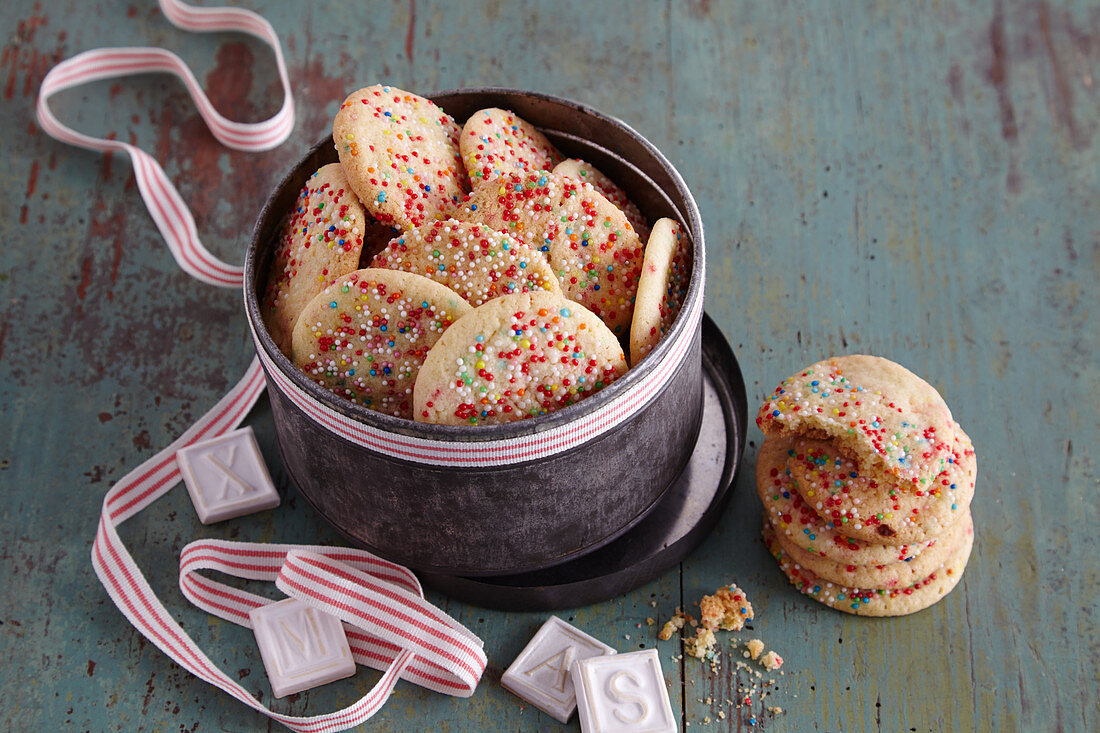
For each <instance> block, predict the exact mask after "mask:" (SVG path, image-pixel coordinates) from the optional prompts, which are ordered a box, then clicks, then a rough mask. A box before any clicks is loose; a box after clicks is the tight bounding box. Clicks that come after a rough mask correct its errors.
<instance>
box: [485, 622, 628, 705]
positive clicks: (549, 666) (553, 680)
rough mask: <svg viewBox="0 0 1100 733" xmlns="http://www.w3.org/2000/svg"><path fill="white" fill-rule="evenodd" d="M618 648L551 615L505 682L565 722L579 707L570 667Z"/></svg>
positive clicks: (515, 691) (611, 652) (514, 690)
mask: <svg viewBox="0 0 1100 733" xmlns="http://www.w3.org/2000/svg"><path fill="white" fill-rule="evenodd" d="M614 653H615V650H614V649H612V648H611V647H609V646H608V645H607V644H604V643H603V642H602V641H600V640H598V639H594V638H593V637H591V636H589V635H588V634H586V633H584V632H583V631H581V630H579V629H577V628H575V627H573V626H570V625H569V624H567V623H566V622H564V621H562V620H561V619H560V618H558V617H557V616H551V617H550V618H549V619H547V621H546V623H544V624H543V625H542V628H540V629H539V630H538V633H536V634H535V636H534V637H533V638H532V639H531V641H530V642H528V644H527V646H526V647H524V649H523V651H522V652H520V654H519V656H518V657H516V660H515V661H514V662H512V666H510V667H509V668H508V670H507V671H506V672H505V673H504V675H503V677H501V684H503V685H504V686H505V687H506V688H507V689H509V690H511V691H512V692H514V693H515V694H516V695H519V696H520V697H522V698H523V699H524V700H526V701H527V702H529V703H531V704H532V705H534V706H535V707H537V708H539V709H540V710H542V711H543V712H545V713H547V714H548V715H552V716H553V717H555V718H557V719H558V720H560V721H561V722H563V723H565V722H568V721H569V716H571V715H572V714H573V710H574V709H575V708H576V707H577V701H576V697H575V696H574V694H573V681H572V679H571V678H570V676H569V669H570V667H572V666H573V663H574V662H576V661H578V660H580V659H588V658H589V657H594V656H602V655H608V654H614Z"/></svg>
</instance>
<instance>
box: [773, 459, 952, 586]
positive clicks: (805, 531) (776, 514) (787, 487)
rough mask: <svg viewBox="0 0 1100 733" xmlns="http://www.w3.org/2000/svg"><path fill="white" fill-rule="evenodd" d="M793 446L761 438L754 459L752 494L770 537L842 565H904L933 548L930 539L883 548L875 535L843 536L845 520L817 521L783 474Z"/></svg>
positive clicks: (785, 472) (786, 471)
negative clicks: (777, 536)
mask: <svg viewBox="0 0 1100 733" xmlns="http://www.w3.org/2000/svg"><path fill="white" fill-rule="evenodd" d="M793 442H794V439H793V438H767V439H765V440H764V443H763V445H761V446H760V452H759V453H758V454H757V457H756V493H757V495H758V496H759V497H760V501H761V503H762V504H763V505H764V516H765V517H766V518H767V520H768V521H769V522H770V523H771V525H772V527H773V528H774V529H775V531H776V534H780V535H782V536H783V537H785V538H786V539H787V540H788V541H789V542H790V543H791V544H793V545H795V546H796V547H799V548H801V549H802V550H805V551H806V552H810V553H814V554H825V555H827V556H828V557H830V558H832V559H833V560H835V561H836V562H841V563H844V564H845V565H885V564H889V563H895V562H905V561H909V560H912V559H913V558H915V557H917V556H918V555H920V553H921V552H922V551H924V550H925V549H927V548H928V547H929V546H930V545H932V544H935V540H934V539H933V540H926V541H925V542H919V543H910V544H902V545H886V544H882V543H881V542H878V541H877V539H878V538H877V535H873V536H872V539H871V540H870V541H868V540H866V539H856V538H854V537H851V536H849V535H847V534H844V533H845V532H850V531H851V530H850V529H849V525H850V524H852V522H851V520H850V518H847V517H845V516H844V515H839V516H837V517H835V518H834V517H832V516H831V515H830V517H829V518H828V519H825V518H823V517H822V516H821V515H819V514H818V513H817V512H816V511H815V510H814V508H813V507H811V506H810V505H809V504H807V503H806V502H805V500H803V498H802V495H801V494H799V493H798V492H797V491H796V490H795V488H794V485H793V481H792V479H791V474H790V471H789V470H788V469H787V458H788V452H789V451H790V450H792V448H791V444H792V443H793ZM838 514H839V512H838Z"/></svg>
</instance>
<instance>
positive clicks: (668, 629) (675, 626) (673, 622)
mask: <svg viewBox="0 0 1100 733" xmlns="http://www.w3.org/2000/svg"><path fill="white" fill-rule="evenodd" d="M687 619H688V617H687V616H686V615H685V614H684V612H683V610H682V609H679V608H677V609H676V613H675V614H673V616H672V618H670V619H669V620H668V621H667V622H666V623H665V625H664V626H662V627H661V630H660V632H658V634H657V638H658V639H660V640H661V641H668V640H669V639H671V638H672V635H673V634H675V633H676V632H677V631H679V630H680V629H682V628H684V622H685V621H687Z"/></svg>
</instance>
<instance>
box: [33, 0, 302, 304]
mask: <svg viewBox="0 0 1100 733" xmlns="http://www.w3.org/2000/svg"><path fill="white" fill-rule="evenodd" d="M160 6H161V9H162V10H163V11H164V14H165V16H166V17H167V18H168V19H169V20H170V21H171V22H172V23H174V24H175V25H176V26H178V27H180V28H183V29H184V30H190V31H196V32H210V31H226V30H230V31H240V32H242V33H248V34H250V35H253V36H256V37H257V38H259V39H260V40H262V41H264V42H265V43H267V44H268V45H269V46H271V49H272V50H273V51H274V53H275V65H276V68H277V69H278V73H279V80H280V81H281V83H282V87H283V105H282V107H281V108H280V109H279V111H278V112H277V113H275V115H274V116H272V117H270V118H269V119H266V120H263V121H262V122H255V123H245V122H234V121H232V120H229V119H227V118H225V117H223V116H222V115H221V114H220V113H219V112H218V111H217V110H216V109H214V105H213V104H212V103H211V102H210V99H209V97H207V96H206V93H205V92H204V91H203V90H202V86H201V85H200V84H199V82H198V80H197V79H196V78H195V75H194V74H193V73H192V72H191V69H190V68H189V67H188V66H187V64H185V63H184V62H183V60H182V59H180V58H179V56H177V55H176V54H174V53H172V52H171V51H166V50H164V49H162V48H139V47H122V48H99V49H93V50H91V51H85V52H83V53H80V54H77V55H76V56H73V57H72V58H69V59H66V60H65V61H62V62H61V63H59V64H58V65H57V66H54V67H53V68H52V69H50V71H49V72H48V73H47V74H46V76H45V78H44V79H43V80H42V86H41V87H40V88H39V90H38V100H37V104H36V114H37V117H38V123H39V124H40V125H41V126H42V129H43V130H45V131H46V133H47V134H49V135H50V136H51V137H53V138H55V139H57V140H60V141H61V142H65V143H69V144H70V145H75V146H77V147H81V148H85V149H88V150H95V151H98V152H103V153H108V152H124V153H126V154H127V155H129V156H130V161H131V163H132V165H133V167H134V177H135V179H136V180H137V184H138V190H139V191H140V193H141V197H142V199H143V200H144V201H145V205H146V208H148V209H149V213H150V215H151V216H152V217H153V221H154V222H155V223H156V225H157V229H158V230H159V231H160V233H161V236H163V237H164V241H165V243H166V244H167V245H168V250H169V251H170V252H171V253H172V256H173V257H174V258H175V260H176V263H177V264H179V266H180V268H181V269H183V270H184V271H185V272H186V273H187V274H189V275H191V276H192V277H194V278H196V279H198V280H200V281H202V282H205V283H208V284H210V285H215V286H217V287H223V288H237V287H240V286H241V284H242V283H243V282H244V270H243V269H242V268H241V267H239V266H237V265H230V264H227V263H225V262H223V261H222V260H220V259H219V258H217V257H215V256H214V255H213V254H211V253H210V251H209V250H207V249H206V247H205V246H203V244H202V242H201V241H200V240H199V235H198V229H197V227H196V226H195V219H194V217H193V216H192V215H191V211H190V210H189V209H188V208H187V205H186V204H185V203H184V202H183V199H182V198H181V197H180V195H179V192H178V191H177V190H176V188H175V186H173V185H172V182H171V181H170V180H169V179H168V176H167V175H166V174H165V173H164V170H163V169H162V168H161V166H160V164H159V163H157V161H156V160H154V159H153V158H152V157H151V156H150V155H149V154H148V153H146V152H144V151H143V150H141V149H140V148H138V147H136V146H134V145H130V144H129V143H124V142H120V141H118V140H110V139H107V138H97V137H92V136H90V135H85V134H83V133H80V132H77V131H76V130H73V129H72V128H70V127H68V126H67V125H64V124H62V123H61V122H60V121H59V120H58V119H57V117H56V116H55V115H54V114H53V111H52V110H51V109H50V105H49V100H50V97H52V96H53V95H54V94H56V93H57V92H60V91H62V90H64V89H71V88H73V87H77V86H81V85H82V84H87V83H89V82H93V81H100V80H103V79H110V78H114V77H118V76H130V75H133V74H149V73H169V74H172V75H174V76H176V77H177V78H179V79H180V80H181V81H182V82H183V84H184V86H185V87H187V91H188V93H189V94H190V95H191V99H192V100H193V101H194V102H195V106H196V107H197V108H198V110H199V114H200V115H201V116H202V119H203V121H204V122H205V123H206V125H207V127H208V128H209V129H210V132H211V134H212V135H214V137H215V138H216V139H217V140H218V141H219V142H220V143H222V144H223V145H225V146H227V147H230V148H233V149H235V150H244V151H252V152H260V151H264V150H269V149H271V148H273V147H275V146H277V145H279V144H280V143H282V142H283V141H284V140H286V138H287V137H288V136H289V135H290V132H291V130H292V129H293V128H294V97H293V95H292V94H291V90H290V78H289V75H288V73H287V69H286V62H285V60H284V59H283V51H282V47H281V45H280V44H279V37H278V36H277V35H276V33H275V30H274V29H273V28H272V27H271V24H270V23H268V22H267V21H266V20H264V19H263V18H262V17H261V16H259V15H257V14H255V13H253V12H252V11H250V10H243V9H238V8H195V7H191V6H188V5H185V4H184V3H182V2H179V0H160Z"/></svg>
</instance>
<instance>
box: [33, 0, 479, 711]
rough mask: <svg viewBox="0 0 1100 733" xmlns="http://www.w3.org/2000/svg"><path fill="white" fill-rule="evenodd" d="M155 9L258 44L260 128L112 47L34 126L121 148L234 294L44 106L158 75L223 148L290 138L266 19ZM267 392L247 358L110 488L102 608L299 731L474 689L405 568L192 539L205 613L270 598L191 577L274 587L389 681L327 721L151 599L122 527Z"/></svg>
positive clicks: (173, 66)
mask: <svg viewBox="0 0 1100 733" xmlns="http://www.w3.org/2000/svg"><path fill="white" fill-rule="evenodd" d="M160 6H161V9H162V10H163V11H164V14H165V15H166V16H167V17H168V18H169V20H171V21H172V22H173V23H174V24H175V25H177V26H179V27H181V28H184V29H187V30H193V31H224V30H231V31H241V32H245V33H250V34H252V35H254V36H257V37H258V38H260V39H261V40H263V41H265V42H267V43H268V44H269V45H270V46H271V47H272V49H273V50H274V52H275V59H276V64H277V66H278V70H279V77H280V79H281V81H282V84H283V91H284V101H283V106H282V109H280V110H279V112H278V113H277V114H276V115H275V116H274V117H272V118H270V119H268V120H265V121H264V122H260V123H254V124H245V123H238V122H234V121H231V120H228V119H226V118H224V117H222V116H221V115H220V114H218V112H217V111H216V110H215V109H214V107H213V105H212V104H211V103H210V101H209V99H208V98H207V97H206V94H205V93H204V92H203V91H202V89H201V87H200V86H199V84H198V82H197V80H196V79H195V77H194V74H192V73H191V71H190V69H188V67H187V66H186V65H185V64H184V63H183V62H182V61H181V60H180V59H179V58H178V57H177V56H175V55H174V54H172V53H169V52H167V51H164V50H163V49H158V48H115V49H97V50H92V51H87V52H85V53H82V54H79V55H77V56H75V57H73V58H71V59H68V60H66V61H63V62H61V63H60V64H58V65H57V66H56V67H54V68H53V69H51V70H50V72H49V73H48V74H47V75H46V77H45V79H43V82H42V86H41V88H40V90H39V95H38V105H37V113H38V120H39V123H40V124H41V125H42V128H43V129H44V130H45V131H46V132H47V133H48V134H49V135H51V136H52V137H54V138H56V139H58V140H60V141H62V142H67V143H70V144H72V145H76V146H79V147H83V148H87V149H90V150H96V151H100V152H112V151H123V152H126V153H127V154H128V155H129V156H130V158H131V160H132V162H133V165H134V175H135V178H136V179H137V182H138V188H139V190H140V191H141V195H142V198H143V199H144V200H145V203H146V205H147V206H148V208H149V212H150V214H151V215H152V216H153V219H154V221H155V222H156V224H157V228H158V229H159V230H160V232H161V234H162V235H163V236H164V238H165V241H166V242H167V244H168V247H169V250H170V251H171V252H172V255H173V257H175V259H176V261H177V263H179V265H180V267H182V268H183V269H184V270H185V271H186V272H187V273H189V274H190V275H192V276H193V277H196V278H198V279H199V280H201V281H203V282H206V283H210V284H212V285H217V286H220V287H239V286H240V285H241V284H242V282H243V280H244V277H243V269H242V268H241V267H239V266H236V265H229V264H226V263H224V262H222V261H221V260H219V259H218V258H217V257H214V256H213V255H212V254H210V252H209V251H207V249H206V248H205V247H204V246H203V245H202V243H201V242H200V241H199V238H198V233H197V229H196V227H195V221H194V218H193V217H192V216H191V213H190V210H189V209H188V207H187V205H186V204H185V203H184V202H183V200H182V199H181V198H180V195H179V193H178V192H177V191H176V189H175V188H174V187H173V186H172V184H171V182H170V181H169V180H168V178H167V176H166V175H165V174H164V171H163V169H162V168H161V167H160V165H159V164H158V163H157V162H156V161H155V160H154V159H153V158H152V157H150V156H149V155H148V154H146V153H145V152H143V151H141V150H140V149H138V148H136V147H134V146H132V145H128V144H126V143H122V142H119V141H117V140H109V139H101V138H95V137H90V136H88V135H84V134H82V133H79V132H76V131H75V130H73V129H71V128H69V127H67V126H65V125H63V124H61V123H60V122H59V121H58V120H57V118H56V117H55V116H54V114H53V112H52V111H51V110H50V108H49V104H48V100H49V98H50V96H51V95H53V94H55V93H57V92H59V91H61V90H64V89H69V88H72V87H75V86H79V85H81V84H85V83H88V82H91V81H96V80H100V79H106V78H113V77H117V76H123V75H129V74H140V73H152V72H166V73H171V74H175V75H176V76H178V77H179V78H180V79H182V80H183V82H184V84H185V85H186V86H187V89H188V91H189V92H190V94H191V97H192V99H193V100H194V101H195V103H196V105H197V106H198V108H199V112H200V114H201V115H202V117H203V119H204V120H205V121H206V123H207V125H208V126H209V128H210V130H211V132H212V133H213V135H214V136H215V137H216V138H217V139H218V140H219V141H220V142H222V143H223V144H225V145H227V146H229V147H231V148H235V149H238V150H248V151H262V150H267V149H269V148H272V147H274V146H276V145H278V144H279V143H281V142H282V141H283V140H285V139H286V137H287V135H289V134H290V131H291V129H292V128H293V126H294V102H293V98H292V96H291V91H290V80H289V77H288V75H287V71H286V64H285V62H284V60H283V55H282V48H281V46H280V45H279V39H278V36H277V35H276V34H275V31H274V29H273V28H272V27H271V25H270V24H269V23H268V22H267V21H266V20H265V19H263V18H262V17H260V16H259V15H256V14H255V13H253V12H251V11H248V10H240V9H233V8H196V7H191V6H188V5H185V4H183V3H182V2H179V1H178V0H160ZM263 390H264V379H263V372H262V370H261V369H260V365H259V361H258V360H257V359H253V360H252V363H251V364H250V365H249V367H248V369H247V371H246V372H245V375H244V377H243V378H242V379H241V380H240V382H238V383H237V384H236V385H235V386H234V387H233V389H231V390H230V392H229V393H228V394H227V395H226V396H225V397H223V398H222V399H221V400H220V401H219V402H218V403H217V404H216V405H215V406H214V407H213V408H212V409H211V410H210V411H209V412H208V413H206V414H205V415H204V416H203V417H202V418H200V419H199V420H198V422H196V423H195V424H194V425H192V426H191V427H190V428H188V429H187V431H185V432H184V433H183V435H181V436H180V437H179V438H178V439H177V440H176V441H175V442H173V443H172V444H171V445H169V446H168V447H167V448H165V449H164V450H162V451H161V452H159V453H157V454H156V455H155V456H153V457H152V458H150V459H149V460H147V461H145V462H144V463H142V464H141V465H140V466H138V467H137V468H136V469H134V470H133V471H131V472H130V473H128V474H126V476H124V477H123V478H122V479H121V480H119V481H118V482H117V483H115V484H114V485H113V486H112V487H111V488H110V490H109V491H108V492H107V495H106V496H105V497H104V499H103V508H102V511H101V513H100V521H99V526H98V529H97V532H96V537H95V541H94V542H93V544H92V553H91V560H92V567H93V568H94V570H95V573H96V575H97V576H98V577H99V579H100V582H102V583H103V586H104V588H106V590H107V593H108V595H109V596H110V598H111V600H112V601H113V602H114V603H115V605H116V606H118V608H119V610H120V611H121V612H122V613H123V615H124V616H125V617H126V618H127V619H128V620H129V621H130V623H132V624H133V625H134V627H135V628H137V629H138V630H139V631H140V632H141V633H142V634H143V635H144V636H145V637H146V638H148V639H149V640H150V641H152V642H153V643H154V644H155V645H156V646H157V647H158V648H159V649H160V650H161V651H163V652H164V653H165V654H167V655H168V656H169V657H171V658H172V659H173V660H175V661H176V662H177V663H179V664H180V665H181V666H183V667H184V668H185V669H187V670H188V671H190V672H191V673H192V674H194V675H196V676H197V677H199V678H200V679H202V680H204V681H206V682H208V683H210V684H212V685H214V686H216V687H218V688H220V689H222V690H224V691H225V692H227V693H229V694H230V695H231V696H233V697H234V698H236V699H237V700H239V701H241V702H242V703H244V704H245V705H248V706H249V707H251V708H253V709H255V710H258V711H260V712H263V713H264V714H266V715H268V716H270V717H271V718H272V719H274V720H277V721H279V722H280V723H282V724H283V725H285V726H287V727H288V728H290V729H292V730H295V731H303V732H306V733H321V732H322V731H338V730H346V729H348V728H352V727H355V726H357V725H360V724H361V723H363V722H365V721H366V720H368V719H369V718H370V717H371V716H372V715H374V713H375V712H377V711H378V710H379V708H381V706H382V705H383V704H384V703H385V701H386V700H387V699H388V698H389V695H390V693H391V692H392V691H393V688H394V686H395V685H396V684H397V682H398V680H399V679H401V678H404V679H407V680H409V681H411V682H414V683H416V684H419V685H422V686H424V687H427V688H429V689H432V690H435V691H437V692H443V693H446V694H450V695H456V696H469V695H471V694H473V691H474V689H475V688H476V686H477V683H478V681H479V680H480V677H481V674H482V672H483V671H484V670H485V665H486V658H485V653H484V652H483V651H482V649H481V641H480V640H479V639H478V638H477V637H476V636H475V635H474V634H472V633H471V632H470V631H469V630H467V629H465V628H463V627H462V626H461V625H460V624H458V622H456V621H455V620H454V619H452V618H450V617H449V616H447V615H446V614H444V613H443V612H442V611H440V610H439V609H438V608H436V607H434V606H432V605H431V604H430V603H428V602H427V601H425V600H424V598H423V591H422V590H421V588H420V583H419V582H418V581H417V579H416V577H415V576H414V575H413V574H412V573H411V572H410V571H409V570H407V569H406V568H403V567H401V566H399V565H395V564H393V563H389V562H386V561H384V560H382V559H380V558H377V557H374V556H373V555H371V554H370V553H366V552H363V551H359V550H353V549H339V548H327V547H314V546H307V547H300V546H288V545H263V544H247V543H238V542H218V541H210V540H206V541H201V542H197V543H192V544H191V545H188V546H187V547H186V548H185V549H184V553H183V555H182V556H181V559H180V573H181V574H180V588H181V590H182V591H183V593H184V595H185V596H186V597H187V598H188V599H190V600H191V601H193V602H194V603H196V604H197V605H198V606H199V607H200V608H203V609H205V610H207V611H209V612H211V613H214V614H217V615H218V616H221V617H222V618H226V619H229V620H231V621H234V622H235V623H242V624H244V625H249V622H248V609H249V608H253V607H255V606H257V605H261V604H266V603H268V602H269V601H268V600H267V599H266V598H264V597H262V596H257V595H254V594H251V593H248V592H247V591H242V590H239V589H234V588H231V587H229V586H226V585H224V584H221V583H218V582H216V581H212V580H210V579H208V578H206V577H204V576H202V575H200V574H199V572H198V571H200V570H217V571H221V572H227V573H230V574H234V575H240V576H243V577H246V578H253V579H257V580H274V581H275V582H276V585H277V586H278V587H280V588H281V589H283V591H284V592H285V593H287V594H288V595H291V596H293V597H297V598H300V599H301V600H303V601H305V602H307V603H310V604H311V605H313V606H315V607H317V608H319V609H321V610H324V611H327V612H329V613H334V614H335V615H337V616H339V617H340V618H342V619H343V620H344V621H345V623H346V625H347V631H348V639H349V642H350V644H351V646H352V649H353V654H354V656H355V659H356V661H357V662H359V663H360V664H364V665H367V666H370V667H373V668H375V669H379V670H384V673H383V674H382V676H381V677H380V678H379V679H378V681H377V682H376V683H375V685H374V687H373V688H372V689H371V690H370V692H368V693H367V694H366V695H364V696H363V697H362V698H361V699H360V700H358V701H357V702H355V703H353V704H352V705H349V706H348V707H346V708H344V709H343V710H338V711H336V712H333V713H328V714H323V715H316V716H309V717H300V716H290V715H285V714H282V713H277V712H275V711H272V710H269V709H268V708H266V707H264V706H263V705H261V704H260V703H259V702H257V700H256V699H255V698H254V697H253V695H252V693H250V692H249V691H248V690H247V689H245V688H244V687H242V686H241V685H240V684H239V683H238V682H237V681H236V680H234V679H233V678H232V677H231V676H229V675H228V674H226V673H225V672H223V671H222V670H221V669H219V668H218V667H217V666H216V665H215V664H214V663H213V662H212V661H211V660H210V659H209V658H208V657H207V656H206V655H205V654H204V653H203V652H202V650H201V649H200V648H199V646H198V645H197V644H196V643H195V642H194V640H193V639H191V637H190V636H188V634H187V633H186V632H185V631H184V630H183V628H182V627H181V626H180V625H179V624H178V623H177V622H176V621H175V619H174V618H173V617H172V615H171V613H170V612H169V611H168V609H167V608H165V606H164V604H163V603H161V601H160V599H159V598H157V596H156V594H155V593H154V592H153V589H152V587H151V586H150V585H149V583H148V581H147V580H146V579H145V577H144V575H143V574H142V572H141V569H140V568H139V567H138V566H137V563H136V562H135V561H134V559H133V557H132V556H131V555H130V553H129V551H128V550H127V549H126V546H125V544H124V543H123V542H122V539H121V538H120V536H119V534H118V530H117V528H118V526H119V525H120V524H121V523H122V522H124V521H126V520H127V519H129V518H130V517H133V516H134V515H136V514H138V513H139V512H141V511H142V510H143V509H145V508H147V507H148V506H149V505H150V504H152V503H153V502H155V501H156V500H157V499H159V498H160V497H161V496H163V495H164V494H165V493H167V492H168V491H169V490H171V489H172V488H173V487H175V486H176V485H177V484H179V482H180V471H179V466H178V464H177V462H176V452H177V451H178V450H179V449H181V448H184V447H186V446H188V445H192V444H193V443H196V442H198V441H201V440H208V439H211V438H216V437H218V436H221V435H224V434H225V433H227V432H229V431H230V430H233V429H235V428H236V427H237V426H238V425H239V424H240V423H241V421H242V420H243V419H244V417H245V416H246V415H247V414H248V412H249V410H250V409H251V408H252V405H253V404H254V403H255V402H256V400H257V399H258V398H259V396H260V395H261V394H262V393H263ZM242 613H243V617H242V615H241V614H242Z"/></svg>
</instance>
